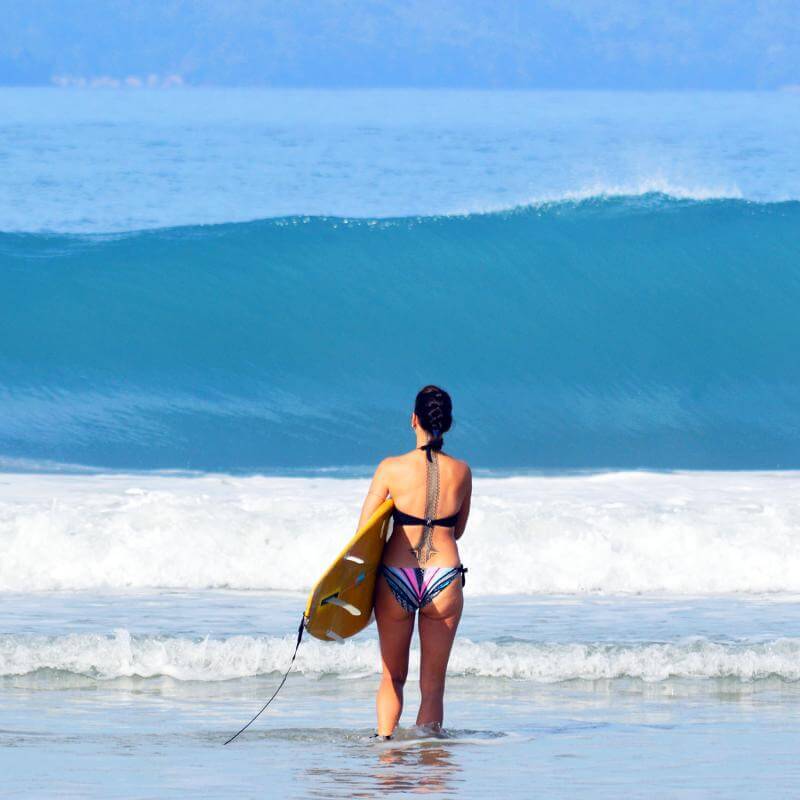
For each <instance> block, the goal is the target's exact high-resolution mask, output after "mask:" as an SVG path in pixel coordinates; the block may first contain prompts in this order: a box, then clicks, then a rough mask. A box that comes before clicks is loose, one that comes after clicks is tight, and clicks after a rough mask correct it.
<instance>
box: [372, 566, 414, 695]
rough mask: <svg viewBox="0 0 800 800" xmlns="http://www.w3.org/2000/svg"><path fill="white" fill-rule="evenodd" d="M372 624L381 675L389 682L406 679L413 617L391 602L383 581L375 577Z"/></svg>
mask: <svg viewBox="0 0 800 800" xmlns="http://www.w3.org/2000/svg"><path fill="white" fill-rule="evenodd" d="M375 623H376V624H377V626H378V636H379V637H380V645H381V659H382V661H383V669H384V673H388V674H389V676H390V677H391V678H392V679H393V680H405V679H406V676H407V675H408V651H409V649H410V646H411V636H412V634H413V633H414V615H413V614H412V613H411V612H410V611H406V610H405V609H404V608H403V607H402V606H401V605H400V603H398V602H397V600H395V598H394V595H393V594H392V591H391V589H390V588H389V584H388V583H387V582H386V578H384V577H383V576H382V575H379V576H378V581H377V583H376V585H375Z"/></svg>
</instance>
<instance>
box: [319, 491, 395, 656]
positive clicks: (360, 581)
mask: <svg viewBox="0 0 800 800" xmlns="http://www.w3.org/2000/svg"><path fill="white" fill-rule="evenodd" d="M393 508H394V501H393V500H392V499H391V498H390V499H388V500H385V501H384V502H383V503H382V505H381V506H380V507H379V508H378V509H377V511H375V513H374V514H373V515H372V516H371V517H370V518H369V519H368V520H367V521H366V523H365V524H364V526H363V527H362V528H360V529H359V531H358V532H357V533H356V535H355V536H354V537H353V538H352V539H351V540H350V541H349V542H348V543H347V545H346V546H345V548H344V550H342V552H341V553H339V555H338V556H337V557H336V559H335V560H334V562H333V563H332V564H331V565H330V567H328V569H327V570H326V571H325V574H324V575H323V576H322V577H321V578H320V579H319V580H318V581H317V583H316V585H315V586H314V588H313V589H312V590H311V594H310V595H309V597H308V603H307V604H306V610H305V616H304V619H305V629H306V630H307V631H308V632H309V633H310V634H311V635H312V636H314V637H316V638H317V639H323V640H325V641H336V642H340V641H342V640H343V639H347V638H348V637H350V636H355V634H357V633H358V632H359V631H361V630H363V629H364V628H366V627H367V625H369V623H370V621H371V619H372V602H373V596H374V594H375V579H376V577H377V574H378V567H379V566H380V563H381V556H382V555H383V546H384V545H385V544H386V540H387V539H388V538H389V532H390V525H391V519H392V509H393Z"/></svg>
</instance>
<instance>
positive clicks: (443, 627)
mask: <svg viewBox="0 0 800 800" xmlns="http://www.w3.org/2000/svg"><path fill="white" fill-rule="evenodd" d="M463 607H464V594H463V592H462V590H461V580H460V579H456V580H454V581H453V582H452V583H451V584H450V585H449V586H448V587H447V588H446V589H444V590H443V591H442V592H440V593H439V594H438V595H437V596H436V597H434V598H433V600H432V601H431V602H430V603H428V605H426V606H424V607H423V608H421V609H420V612H419V641H420V651H421V659H420V666H419V688H420V692H421V694H422V700H421V702H420V706H419V714H417V725H432V726H435V727H439V726H441V724H442V722H443V720H444V682H445V676H446V674H447V662H448V661H449V659H450V650H451V648H452V646H453V639H455V636H456V629H457V628H458V622H459V620H460V619H461V611H462V610H463Z"/></svg>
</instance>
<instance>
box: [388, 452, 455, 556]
mask: <svg viewBox="0 0 800 800" xmlns="http://www.w3.org/2000/svg"><path fill="white" fill-rule="evenodd" d="M433 458H434V459H435V460H434V461H429V460H428V457H427V454H426V453H425V452H424V451H422V450H412V451H410V452H408V453H404V454H403V455H401V456H395V457H394V458H389V459H386V462H385V467H386V483H387V486H388V488H389V494H390V495H391V496H392V498H393V499H394V504H395V508H396V509H397V510H398V511H400V512H403V514H406V515H411V516H413V517H419V518H423V519H424V518H425V516H426V511H430V513H431V516H432V517H434V518H436V519H442V520H446V518H448V517H454V516H455V519H454V520H446V521H447V522H449V523H454V524H447V525H434V526H433V527H432V528H431V539H430V552H429V554H428V553H427V552H426V553H424V554H423V556H422V557H421V558H420V557H419V555H418V554H419V549H418V548H419V544H420V539H421V537H422V536H423V535H424V531H425V529H424V526H423V525H418V524H408V523H404V522H401V521H399V520H395V524H394V531H393V533H392V536H391V538H390V539H389V542H388V543H387V545H386V549H385V551H384V556H383V561H384V563H385V564H387V565H391V566H398V567H419V566H423V567H436V566H442V565H447V566H452V565H456V564H458V563H460V561H459V555H458V546H457V544H456V539H457V538H458V537H459V536H460V535H461V533H462V532H463V525H461V526H459V522H460V521H461V519H460V518H461V516H462V513H461V512H462V509H463V510H464V511H465V512H466V511H467V510H468V509H465V508H464V505H465V504H464V501H465V498H466V495H467V491H468V488H469V478H470V471H469V467H468V466H467V464H466V463H465V462H463V461H460V460H458V459H456V458H453V457H451V456H448V455H446V454H444V453H442V452H439V453H437V454H435V455H434V456H433ZM431 465H433V468H434V469H435V470H436V471H437V472H438V493H437V494H438V496H437V497H436V498H435V500H434V502H435V505H436V507H435V508H430V509H426V505H427V500H428V488H429V486H428V482H429V481H430V480H431V473H432V472H433V470H432V469H431ZM463 516H464V521H466V514H464V515H463ZM415 551H416V552H415ZM426 555H427V558H426V557H425V556H426Z"/></svg>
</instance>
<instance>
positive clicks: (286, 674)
mask: <svg viewBox="0 0 800 800" xmlns="http://www.w3.org/2000/svg"><path fill="white" fill-rule="evenodd" d="M305 621H306V618H305V615H303V617H302V619H301V620H300V626H299V627H298V629H297V644H296V645H295V646H294V653H293V654H292V660H291V661H290V662H289V668H288V669H287V670H286V672H284V673H283V678H282V679H281V682H280V683H279V684H278V688H277V689H276V690H275V691H274V692H273V693H272V697H270V699H269V700H267V702H266V703H264V706H263V708H262V709H261V711H259V712H258V714H256V715H255V716H254V717H253V719H251V720H250V722H248V723H247V725H245V726H244V727H243V728H241V729H240V730H238V731H236V733H234V734H233V736H231V738H230V739H228V741H227V742H225V744H230V743H231V742H232V741H233V740H234V739H235V738H236V737H237V736H239V734H240V733H244V732H245V731H246V730H247V729H248V728H249V727H250V726H251V725H252V724H253V723H254V722H255V721H256V720H257V719H258V718H259V717H260V716H261V715H262V714H263V713H264V712H265V711H266V710H267V706H268V705H269V704H270V703H271V702H272V701H273V700H274V699H275V698H276V697H277V695H278V692H279V691H280V690H281V689H282V688H283V684H284V683H286V679H287V678H288V677H289V673H290V672H291V671H292V666H293V664H294V660H295V658H297V651H298V649H299V648H300V640H301V639H302V638H303V628H304V625H305ZM223 746H224V745H223Z"/></svg>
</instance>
